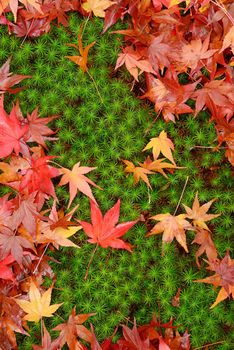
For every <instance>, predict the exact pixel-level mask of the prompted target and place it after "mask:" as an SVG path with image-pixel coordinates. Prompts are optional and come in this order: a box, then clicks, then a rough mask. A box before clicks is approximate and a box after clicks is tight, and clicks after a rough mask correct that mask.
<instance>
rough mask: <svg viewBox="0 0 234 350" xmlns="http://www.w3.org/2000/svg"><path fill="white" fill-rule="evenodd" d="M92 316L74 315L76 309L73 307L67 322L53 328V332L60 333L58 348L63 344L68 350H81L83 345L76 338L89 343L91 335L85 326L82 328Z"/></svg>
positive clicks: (91, 314)
mask: <svg viewBox="0 0 234 350" xmlns="http://www.w3.org/2000/svg"><path fill="white" fill-rule="evenodd" d="M93 315H95V313H90V314H80V315H76V309H75V307H74V308H73V309H72V311H71V314H70V315H69V319H68V321H67V322H66V323H61V324H59V325H58V326H56V327H55V328H53V330H54V331H60V335H59V338H60V339H61V344H60V346H61V347H63V345H64V344H67V345H68V348H69V349H70V350H76V349H77V350H79V349H83V347H82V345H83V344H81V343H80V342H79V341H78V339H77V338H81V339H83V340H85V341H86V342H88V343H91V342H92V339H93V335H92V333H91V332H90V331H89V330H88V329H87V328H86V327H85V326H83V323H84V322H85V321H86V320H87V319H88V318H89V317H90V316H93Z"/></svg>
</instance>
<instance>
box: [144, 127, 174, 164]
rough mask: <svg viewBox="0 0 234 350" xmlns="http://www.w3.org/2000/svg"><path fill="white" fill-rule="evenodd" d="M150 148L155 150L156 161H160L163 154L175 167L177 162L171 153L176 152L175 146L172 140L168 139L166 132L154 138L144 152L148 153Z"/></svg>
mask: <svg viewBox="0 0 234 350" xmlns="http://www.w3.org/2000/svg"><path fill="white" fill-rule="evenodd" d="M150 148H153V157H154V160H156V159H158V156H159V154H160V152H161V153H162V154H163V155H164V157H166V158H167V159H169V160H170V161H171V162H172V163H173V164H174V165H175V161H174V159H173V155H172V152H171V150H174V144H173V142H172V141H171V139H169V138H168V137H167V133H166V132H165V131H164V130H163V131H161V132H160V134H159V136H158V137H154V138H152V139H151V140H150V142H149V143H148V144H147V145H146V146H145V148H144V149H143V151H146V150H148V149H150Z"/></svg>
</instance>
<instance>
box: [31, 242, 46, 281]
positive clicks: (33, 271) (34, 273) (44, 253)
mask: <svg viewBox="0 0 234 350" xmlns="http://www.w3.org/2000/svg"><path fill="white" fill-rule="evenodd" d="M49 244H50V243H47V244H46V247H45V249H44V252H43V253H42V254H41V256H40V259H39V261H38V263H37V266H36V267H35V269H34V271H33V275H34V274H35V272H36V271H37V269H38V266H39V265H40V263H41V260H42V258H43V256H44V255H45V252H46V251H47V249H48V247H49Z"/></svg>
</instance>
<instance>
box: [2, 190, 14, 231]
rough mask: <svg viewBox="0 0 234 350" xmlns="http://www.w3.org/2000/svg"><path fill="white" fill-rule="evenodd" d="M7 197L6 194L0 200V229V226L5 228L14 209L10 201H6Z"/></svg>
mask: <svg viewBox="0 0 234 350" xmlns="http://www.w3.org/2000/svg"><path fill="white" fill-rule="evenodd" d="M9 195H10V194H9V193H8V194H6V195H5V196H3V197H1V198H0V227H1V225H3V226H7V221H8V219H9V217H10V216H11V214H12V212H13V209H14V204H13V202H12V200H8V198H9Z"/></svg>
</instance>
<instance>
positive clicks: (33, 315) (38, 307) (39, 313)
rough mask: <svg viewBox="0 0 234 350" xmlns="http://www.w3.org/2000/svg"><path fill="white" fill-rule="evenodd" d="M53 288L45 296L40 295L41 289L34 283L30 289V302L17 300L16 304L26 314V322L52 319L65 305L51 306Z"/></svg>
mask: <svg viewBox="0 0 234 350" xmlns="http://www.w3.org/2000/svg"><path fill="white" fill-rule="evenodd" d="M51 292H52V287H50V288H49V289H47V291H45V292H44V293H43V294H41V293H40V291H39V289H38V288H37V286H36V285H35V283H34V282H31V284H30V289H29V299H30V301H27V300H23V299H15V301H16V303H17V304H18V305H19V306H20V307H21V309H23V310H24V312H26V314H27V315H25V316H24V320H27V321H32V322H39V321H40V320H41V318H42V317H51V316H52V314H53V313H54V312H55V311H56V310H57V309H58V308H59V307H60V306H61V305H62V304H63V303H61V304H54V305H50V301H51Z"/></svg>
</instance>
